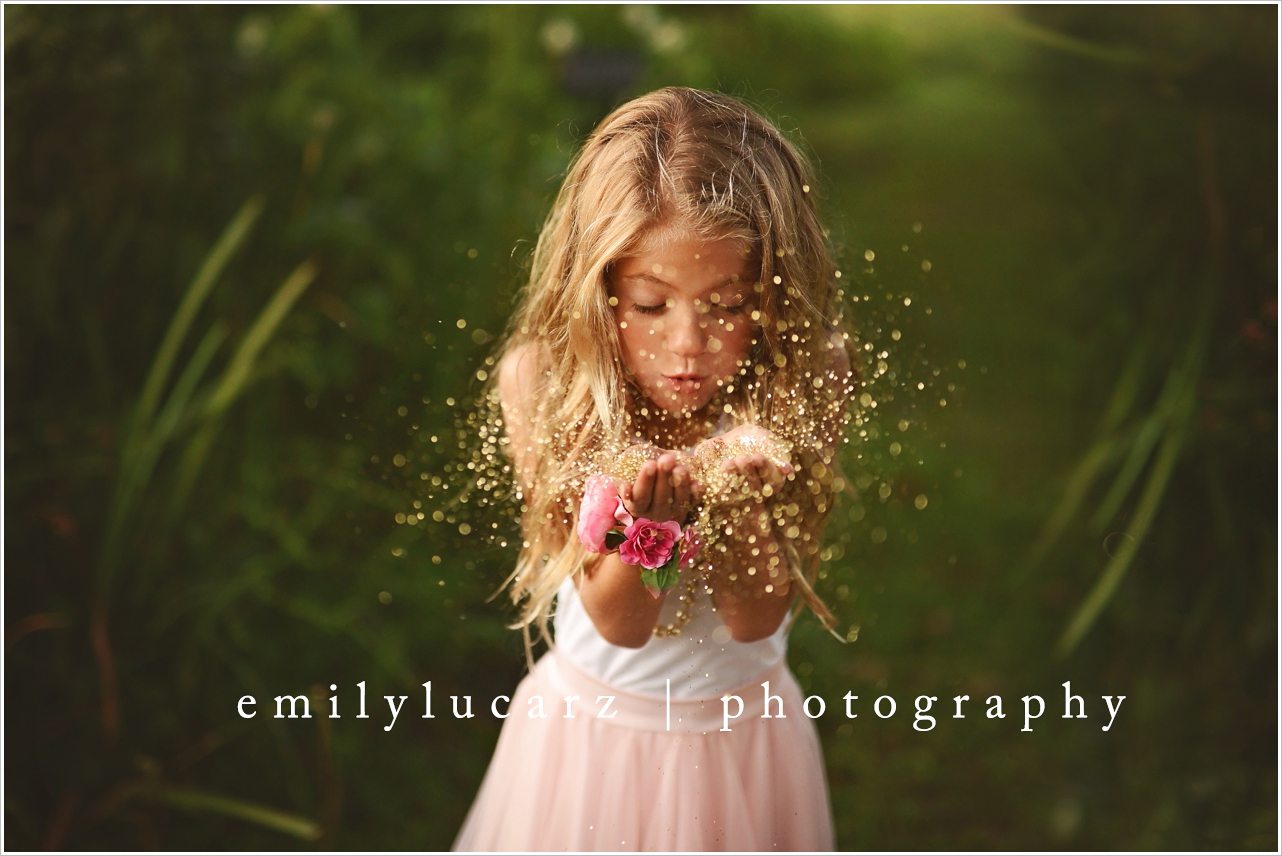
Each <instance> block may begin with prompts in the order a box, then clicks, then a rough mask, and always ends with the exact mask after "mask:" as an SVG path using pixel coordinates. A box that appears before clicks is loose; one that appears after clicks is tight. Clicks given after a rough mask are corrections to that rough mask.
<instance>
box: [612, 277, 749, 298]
mask: <svg viewBox="0 0 1282 856" xmlns="http://www.w3.org/2000/svg"><path fill="white" fill-rule="evenodd" d="M619 279H643V280H645V281H646V282H652V283H654V284H655V285H661V286H663V287H664V288H673V285H672V283H670V282H668V281H667V280H666V279H660V278H659V277H657V276H655V275H654V274H651V273H633V274H628V275H627V276H621V277H619ZM749 284H750V283H749V282H748V281H747V280H746V279H743V278H742V277H740V278H737V279H736V278H735V277H733V276H728V277H726V278H725V279H723V280H721V281H720V282H718V283H714V284H712V285H710V286H708V287H707V288H705V289H704V290H703V292H702V293H703V294H707V293H708V292H710V291H716V290H717V289H719V288H725V287H726V286H727V285H749Z"/></svg>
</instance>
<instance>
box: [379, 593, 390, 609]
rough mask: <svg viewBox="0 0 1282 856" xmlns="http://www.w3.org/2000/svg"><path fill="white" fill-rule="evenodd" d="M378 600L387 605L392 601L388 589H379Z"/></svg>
mask: <svg viewBox="0 0 1282 856" xmlns="http://www.w3.org/2000/svg"><path fill="white" fill-rule="evenodd" d="M378 602H379V603H381V604H383V606H387V605H388V604H389V603H391V602H392V593H391V592H390V591H381V592H379V593H378Z"/></svg>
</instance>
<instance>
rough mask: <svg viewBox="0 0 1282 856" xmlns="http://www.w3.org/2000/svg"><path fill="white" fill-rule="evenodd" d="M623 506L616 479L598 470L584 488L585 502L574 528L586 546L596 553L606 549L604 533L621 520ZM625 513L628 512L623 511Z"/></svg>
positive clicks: (580, 505)
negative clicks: (619, 511)
mask: <svg viewBox="0 0 1282 856" xmlns="http://www.w3.org/2000/svg"><path fill="white" fill-rule="evenodd" d="M622 507H623V500H621V499H619V491H618V489H617V488H616V487H615V486H614V479H612V478H610V477H609V476H607V475H604V474H602V473H598V474H596V475H594V476H592V477H591V478H590V479H588V482H587V484H586V485H585V486H584V489H583V502H582V503H580V504H579V524H578V527H577V529H576V530H575V531H576V532H577V533H578V536H579V540H580V541H582V542H583V546H584V547H586V548H587V549H588V550H589V551H591V552H593V553H607V552H609V550H608V549H607V548H606V546H605V535H606V533H607V532H609V531H610V530H611V529H613V528H614V527H615V525H616V524H617V523H619V522H620V521H619V520H618V519H617V513H618V509H619V508H622ZM624 513H625V514H626V513H627V512H624Z"/></svg>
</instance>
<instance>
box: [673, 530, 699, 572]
mask: <svg viewBox="0 0 1282 856" xmlns="http://www.w3.org/2000/svg"><path fill="white" fill-rule="evenodd" d="M702 547H703V543H702V542H701V541H700V540H699V532H698V530H696V529H695V528H694V527H693V526H687V527H686V530H685V532H684V533H682V535H681V559H680V560H679V561H678V562H677V567H679V568H689V567H692V566H693V565H694V559H695V556H697V555H699V550H700V549H701V548H702Z"/></svg>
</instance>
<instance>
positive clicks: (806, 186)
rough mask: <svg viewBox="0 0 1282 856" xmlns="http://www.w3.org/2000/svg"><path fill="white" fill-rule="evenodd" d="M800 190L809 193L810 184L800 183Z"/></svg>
mask: <svg viewBox="0 0 1282 856" xmlns="http://www.w3.org/2000/svg"><path fill="white" fill-rule="evenodd" d="M801 192H802V193H809V192H810V185H809V184H803V185H801Z"/></svg>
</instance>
